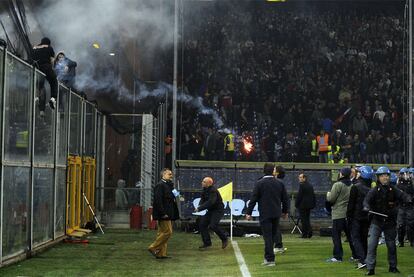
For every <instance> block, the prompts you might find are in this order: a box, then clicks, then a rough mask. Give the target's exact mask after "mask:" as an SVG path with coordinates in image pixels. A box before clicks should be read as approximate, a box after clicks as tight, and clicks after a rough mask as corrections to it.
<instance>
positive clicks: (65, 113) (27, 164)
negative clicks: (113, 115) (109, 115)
mask: <svg viewBox="0 0 414 277" xmlns="http://www.w3.org/2000/svg"><path fill="white" fill-rule="evenodd" d="M44 78H45V76H44V74H43V73H42V72H40V71H39V70H38V69H36V68H35V67H33V66H32V65H30V64H28V63H27V62H25V61H23V60H21V59H19V58H18V57H16V56H14V55H13V54H11V53H10V52H8V51H7V50H6V49H4V48H0V95H1V97H0V106H1V111H2V112H1V113H0V122H1V128H0V143H1V153H0V155H1V172H0V219H1V220H0V266H3V265H5V264H7V263H9V262H11V261H13V260H15V259H19V258H20V257H25V256H26V255H29V254H30V253H31V252H34V251H36V249H38V248H40V247H43V246H44V245H45V244H48V243H53V241H55V240H58V239H60V238H61V237H62V236H64V235H65V232H66V226H65V222H66V206H67V205H66V188H67V174H66V170H67V162H68V155H69V154H71V155H75V156H80V157H83V156H88V157H92V158H96V159H97V164H96V167H97V168H98V170H96V171H95V172H92V173H89V174H94V175H95V174H96V175H95V176H94V178H95V177H96V181H97V182H101V181H103V180H102V177H101V173H102V162H103V159H102V158H101V157H97V153H98V152H99V153H100V154H102V148H103V146H102V144H103V143H104V140H103V139H101V138H100V137H98V135H99V136H104V135H105V130H104V128H103V127H104V123H103V122H104V120H105V116H104V115H102V114H101V113H100V112H99V111H98V110H97V108H96V107H95V105H93V104H91V103H89V102H88V101H86V100H85V99H83V98H81V97H79V96H78V95H77V94H76V93H75V92H74V91H72V90H71V89H70V88H67V87H65V86H63V85H62V84H59V87H58V97H57V107H56V109H51V108H49V107H48V106H46V108H45V110H44V112H42V111H41V110H40V103H41V101H43V98H42V97H46V95H49V94H50V89H49V86H48V83H47V82H45V88H44V90H40V86H39V81H40V80H42V79H44ZM46 99H49V98H47V97H46ZM46 102H47V101H46ZM96 172H98V173H96Z"/></svg>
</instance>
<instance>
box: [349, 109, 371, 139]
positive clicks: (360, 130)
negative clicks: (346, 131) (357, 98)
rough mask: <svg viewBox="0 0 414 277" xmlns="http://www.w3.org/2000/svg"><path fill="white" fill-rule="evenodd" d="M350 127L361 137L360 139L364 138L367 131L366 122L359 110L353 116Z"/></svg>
mask: <svg viewBox="0 0 414 277" xmlns="http://www.w3.org/2000/svg"><path fill="white" fill-rule="evenodd" d="M352 127H353V131H354V133H357V134H358V135H359V136H360V137H361V139H363V140H364V139H365V136H366V134H367V132H368V124H367V121H366V120H365V118H364V117H363V116H362V113H361V112H360V111H359V112H358V115H357V116H356V117H354V120H353V122H352Z"/></svg>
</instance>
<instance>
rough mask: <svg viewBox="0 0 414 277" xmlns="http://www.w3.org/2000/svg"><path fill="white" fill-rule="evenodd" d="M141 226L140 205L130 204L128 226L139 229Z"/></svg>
mask: <svg viewBox="0 0 414 277" xmlns="http://www.w3.org/2000/svg"><path fill="white" fill-rule="evenodd" d="M141 226H142V207H141V206H138V205H135V206H132V208H131V211H130V213H129V227H130V228H131V229H141Z"/></svg>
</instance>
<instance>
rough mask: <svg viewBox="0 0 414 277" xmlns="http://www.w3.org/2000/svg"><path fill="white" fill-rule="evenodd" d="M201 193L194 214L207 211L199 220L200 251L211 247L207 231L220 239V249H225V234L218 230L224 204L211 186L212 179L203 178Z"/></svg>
mask: <svg viewBox="0 0 414 277" xmlns="http://www.w3.org/2000/svg"><path fill="white" fill-rule="evenodd" d="M201 185H202V187H203V192H202V193H201V199H200V205H199V206H198V207H197V208H196V209H195V212H200V211H203V210H207V213H206V214H205V215H204V216H202V217H201V218H200V233H201V238H202V240H203V245H201V246H200V247H199V249H200V250H204V249H207V248H209V247H210V246H211V238H210V233H209V229H211V230H213V231H214V233H216V234H217V236H218V237H219V238H220V239H221V248H223V249H224V248H226V247H227V244H228V239H227V236H226V234H225V233H224V232H223V230H221V229H220V228H219V223H220V220H221V219H222V218H223V215H224V204H223V200H222V199H221V195H220V192H219V191H218V190H217V189H216V187H214V186H213V178H211V177H205V178H204V179H203V181H202V182H201Z"/></svg>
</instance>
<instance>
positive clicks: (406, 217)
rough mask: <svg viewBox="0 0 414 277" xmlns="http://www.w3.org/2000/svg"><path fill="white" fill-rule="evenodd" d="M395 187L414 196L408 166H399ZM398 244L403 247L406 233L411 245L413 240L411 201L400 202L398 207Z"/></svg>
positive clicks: (413, 209) (413, 220)
mask: <svg viewBox="0 0 414 277" xmlns="http://www.w3.org/2000/svg"><path fill="white" fill-rule="evenodd" d="M399 175H400V176H399V179H398V183H397V188H398V189H399V190H402V191H404V192H405V193H407V194H408V195H409V196H410V197H411V198H413V197H414V186H413V183H412V179H411V178H410V172H409V169H408V168H401V170H400V174H399ZM397 224H398V245H399V247H404V238H405V234H407V237H408V240H409V241H410V244H411V246H413V242H414V238H413V236H414V234H413V233H414V229H413V228H414V206H413V203H402V204H401V205H400V206H399V209H398V219H397Z"/></svg>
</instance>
